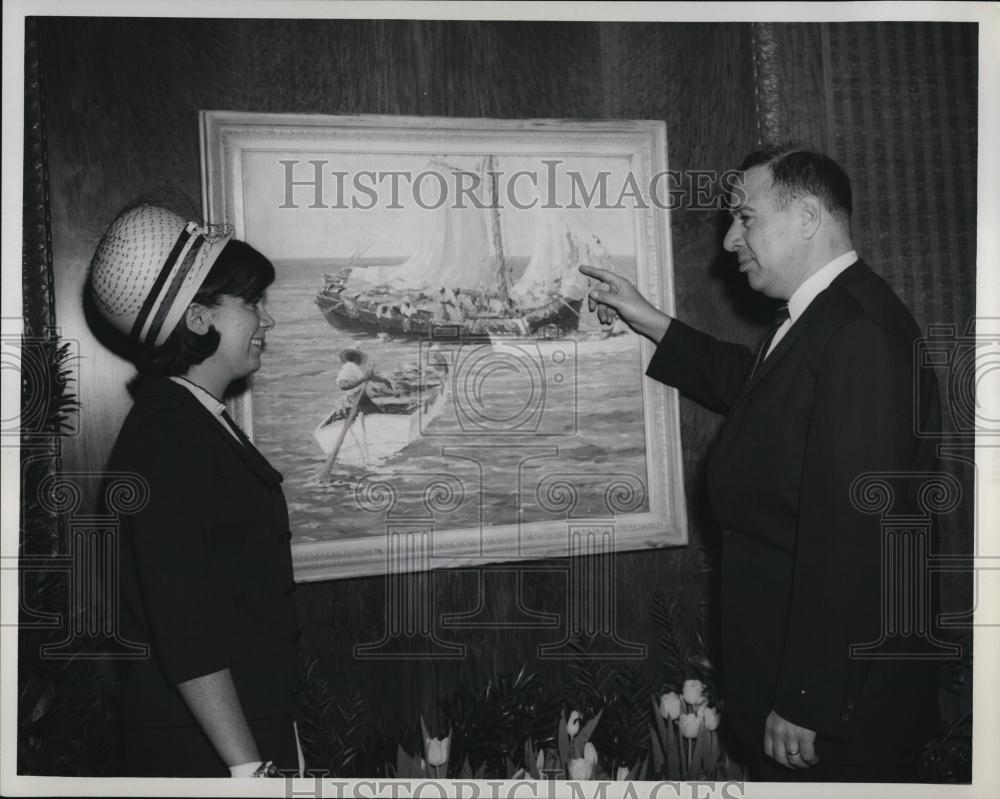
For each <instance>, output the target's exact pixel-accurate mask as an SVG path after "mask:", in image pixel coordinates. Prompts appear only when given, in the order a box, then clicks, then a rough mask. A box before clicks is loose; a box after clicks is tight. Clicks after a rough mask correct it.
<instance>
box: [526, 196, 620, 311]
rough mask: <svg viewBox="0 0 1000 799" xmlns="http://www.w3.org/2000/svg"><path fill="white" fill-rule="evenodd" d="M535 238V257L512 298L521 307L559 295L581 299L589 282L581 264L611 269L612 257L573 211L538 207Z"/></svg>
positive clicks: (532, 255) (533, 253) (536, 209)
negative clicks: (582, 271)
mask: <svg viewBox="0 0 1000 799" xmlns="http://www.w3.org/2000/svg"><path fill="white" fill-rule="evenodd" d="M534 215H535V239H534V244H533V246H532V249H531V257H530V258H529V259H528V265H527V266H526V267H525V269H524V272H523V273H522V274H521V277H520V278H519V279H518V280H517V282H516V283H515V284H514V286H513V287H512V288H511V291H510V295H511V297H513V299H514V301H515V302H516V303H518V304H519V305H527V306H531V305H535V304H538V303H540V302H543V301H544V300H546V299H548V298H549V297H550V296H551V295H553V294H558V295H561V296H563V297H566V298H567V299H574V300H579V299H582V298H583V296H584V295H585V294H586V290H587V279H586V278H585V277H584V276H583V275H581V274H580V271H579V266H580V265H581V264H590V265H592V266H600V267H602V268H604V269H611V268H612V264H611V254H610V253H609V252H608V251H607V248H605V246H604V245H603V244H602V243H601V240H600V239H599V238H598V237H597V236H596V235H594V234H593V233H592V232H591V231H590V230H589V229H588V228H587V227H586V225H585V224H584V223H583V221H582V220H580V218H579V217H578V216H576V215H575V214H573V213H572V212H571V211H567V210H565V209H561V208H546V207H539V206H536V207H535V209H534Z"/></svg>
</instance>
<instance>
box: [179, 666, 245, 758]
mask: <svg viewBox="0 0 1000 799" xmlns="http://www.w3.org/2000/svg"><path fill="white" fill-rule="evenodd" d="M177 690H178V691H180V694H181V698H182V699H183V700H184V703H185V704H186V705H187V707H188V710H190V711H191V715H192V716H194V718H195V721H197V722H198V726H200V727H201V728H202V730H204V732H205V735H206V736H208V740H210V741H211V742H212V746H214V747H215V751H216V752H218V753H219V757H221V758H222V762H223V763H225V764H226V765H227V766H230V767H232V766H239V765H243V764H248V763H259V762H260V759H261V758H260V753H259V752H258V751H257V743H256V742H255V741H254V739H253V733H252V732H250V725H249V724H248V723H247V720H246V716H244V715H243V706H242V705H241V704H240V698H239V696H238V695H237V694H236V685H235V684H234V683H233V677H232V674H230V672H229V669H221V670H220V671H216V672H212V673H211V674H205V675H203V676H201V677H194V678H192V679H190V680H186V681H184V682H182V683H180V684H178V686H177Z"/></svg>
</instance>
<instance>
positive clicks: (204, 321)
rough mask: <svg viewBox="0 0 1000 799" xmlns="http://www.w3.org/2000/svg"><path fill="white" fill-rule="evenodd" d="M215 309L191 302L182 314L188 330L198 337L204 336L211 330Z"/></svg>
mask: <svg viewBox="0 0 1000 799" xmlns="http://www.w3.org/2000/svg"><path fill="white" fill-rule="evenodd" d="M214 311H215V309H214V308H210V307H209V306H207V305H202V304H201V303H200V302H192V303H191V304H190V305H189V306H188V307H187V310H186V311H185V312H184V321H185V322H186V323H187V326H188V330H190V331H191V332H192V333H194V334H195V335H198V336H204V335H205V334H206V333H207V332H208V331H209V330H211V329H212V321H213V319H214V318H215V314H214Z"/></svg>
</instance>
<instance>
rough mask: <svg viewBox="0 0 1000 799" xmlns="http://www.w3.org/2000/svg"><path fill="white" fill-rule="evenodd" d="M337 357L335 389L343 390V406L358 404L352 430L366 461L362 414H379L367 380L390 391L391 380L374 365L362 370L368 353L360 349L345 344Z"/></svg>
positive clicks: (348, 407)
mask: <svg viewBox="0 0 1000 799" xmlns="http://www.w3.org/2000/svg"><path fill="white" fill-rule="evenodd" d="M337 357H338V358H339V359H340V363H341V367H340V369H339V370H338V372H337V388H339V389H340V390H341V391H343V392H344V408H345V409H346V410H347V411H348V413H349V412H350V410H351V409H352V408H353V407H354V406H355V405H357V407H358V410H357V414H356V421H357V423H358V424H357V429H354V428H352V429H351V431H350V432H351V435H352V436H353V437H354V440H355V442H356V443H357V445H358V449H359V450H360V451H361V457H362V459H363V460H364V461H365V463H368V462H369V461H370V460H371V459H370V457H369V454H368V436H367V431H366V430H365V416H366V415H367V414H369V413H381V409H380V408H379V406H378V404H377V403H376V402H375V401H374V400H373V399H372V398H371V396H370V395H369V393H368V384H369V383H382V384H383V385H384V386H386V387H388V388H389V389H390V390H392V388H393V385H392V381H391V380H389V379H388V378H385V377H382V375H380V374H377V373H376V372H375V366H374V364H373V365H371V366H369V367H368V368H367V369H364V368H362V367H364V365H365V364H366V363H368V355H367V354H366V353H364V352H362V351H361V350H357V349H354V348H352V347H348V348H347V349H344V350H341V351H340V354H339V355H338V356H337Z"/></svg>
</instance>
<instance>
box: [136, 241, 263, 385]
mask: <svg viewBox="0 0 1000 799" xmlns="http://www.w3.org/2000/svg"><path fill="white" fill-rule="evenodd" d="M273 282H274V266H273V265H272V264H271V262H270V261H269V260H268V259H267V258H265V257H264V256H263V255H261V254H260V253H259V252H257V250H255V249H254V248H253V247H251V246H250V245H249V244H247V243H246V242H243V241H237V240H236V239H233V240H231V241H230V242H229V243H228V244H226V246H225V247H224V248H223V249H222V252H221V253H219V257H218V258H217V259H216V261H215V263H214V264H213V265H212V268H211V269H210V270H209V272H208V275H207V276H206V277H205V280H204V282H203V283H202V284H201V288H199V289H198V293H197V294H195V295H194V299H193V300H192V302H196V303H198V304H199V305H205V306H207V307H215V306H217V305H219V303H220V302H221V300H222V295H223V294H228V295H230V296H232V297H240V298H242V299H244V300H248V301H250V302H257V301H258V300H260V298H261V297H262V296H264V291H265V290H266V289H267V287H268V286H270V285H271V283H273ZM186 317H187V314H186V313H185V314H184V315H183V316H181V320H180V322H178V323H177V327H175V328H174V330H173V332H172V333H171V334H170V336H169V337H168V338H167V340H166V341H165V342H163V344H161V345H160V346H159V347H145V348H143V349H142V350H141V351H140V352H139V354H138V356H137V358H136V361H137V364H138V366H139V371H141V372H143V373H146V374H161V375H166V376H170V375H182V374H185V373H186V372H187V371H188V370H189V369H190V368H191V367H192V366H195V365H197V364H199V363H201V362H202V361H204V360H205V359H206V358H208V357H209V356H210V355H212V353H214V352H215V351H216V349H218V347H219V333H218V331H216V330H215V328H212V329H211V330H209V331H208V332H207V333H205V335H198V334H196V333H193V332H191V330H190V329H189V328H188V326H187V320H186Z"/></svg>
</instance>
